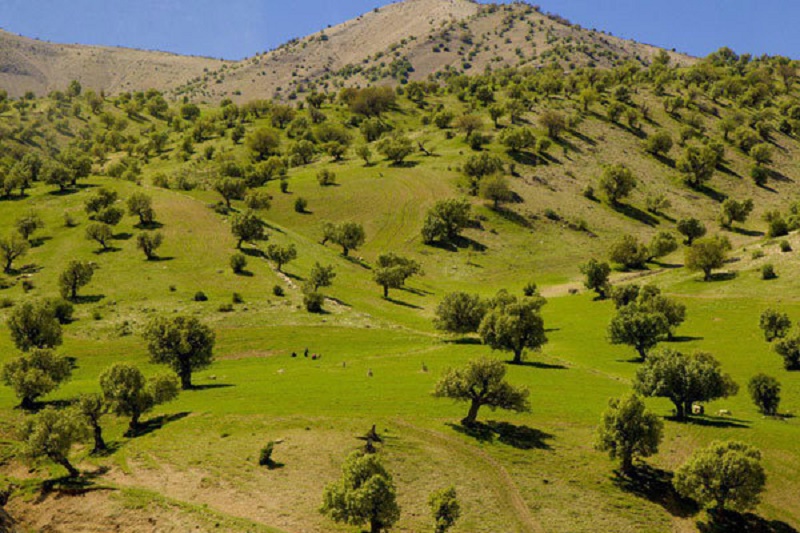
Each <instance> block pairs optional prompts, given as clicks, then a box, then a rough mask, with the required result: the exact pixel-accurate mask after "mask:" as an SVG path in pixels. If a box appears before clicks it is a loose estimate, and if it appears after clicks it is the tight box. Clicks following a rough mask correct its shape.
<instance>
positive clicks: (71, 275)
mask: <svg viewBox="0 0 800 533" xmlns="http://www.w3.org/2000/svg"><path fill="white" fill-rule="evenodd" d="M95 270H97V264H96V263H92V262H89V261H78V260H72V261H70V262H69V263H67V268H65V269H64V271H63V272H62V273H61V276H60V277H59V278H58V286H59V289H60V290H61V296H62V297H63V298H64V299H66V300H73V301H74V300H77V299H78V290H79V289H80V288H81V287H85V286H86V285H88V284H89V282H90V281H92V277H93V276H94V271H95Z"/></svg>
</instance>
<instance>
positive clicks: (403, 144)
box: [376, 133, 414, 165]
mask: <svg viewBox="0 0 800 533" xmlns="http://www.w3.org/2000/svg"><path fill="white" fill-rule="evenodd" d="M376 147H377V149H378V153H380V154H381V155H383V156H384V157H386V159H388V160H390V161H391V162H392V163H394V164H395V165H399V164H401V163H402V162H403V161H404V160H405V159H406V158H407V157H408V156H410V155H411V154H413V153H414V145H413V144H412V143H411V139H409V138H408V137H406V136H405V135H402V134H398V133H396V134H394V135H392V136H390V137H384V138H383V139H381V140H380V141H378V143H377V145H376Z"/></svg>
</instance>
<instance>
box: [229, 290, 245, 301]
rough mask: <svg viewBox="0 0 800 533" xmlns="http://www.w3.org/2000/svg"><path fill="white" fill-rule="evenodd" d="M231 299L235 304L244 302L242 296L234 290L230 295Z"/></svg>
mask: <svg viewBox="0 0 800 533" xmlns="http://www.w3.org/2000/svg"><path fill="white" fill-rule="evenodd" d="M231 301H232V302H233V303H235V304H241V303H244V298H242V295H241V294H239V293H238V292H234V293H233V296H231Z"/></svg>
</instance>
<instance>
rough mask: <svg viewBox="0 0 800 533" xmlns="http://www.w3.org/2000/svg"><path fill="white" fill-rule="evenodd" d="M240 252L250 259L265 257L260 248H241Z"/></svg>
mask: <svg viewBox="0 0 800 533" xmlns="http://www.w3.org/2000/svg"><path fill="white" fill-rule="evenodd" d="M239 251H240V252H242V253H243V254H244V255H246V256H248V257H264V252H263V251H261V250H260V249H258V248H240V249H239Z"/></svg>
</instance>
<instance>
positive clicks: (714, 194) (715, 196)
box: [693, 185, 728, 203]
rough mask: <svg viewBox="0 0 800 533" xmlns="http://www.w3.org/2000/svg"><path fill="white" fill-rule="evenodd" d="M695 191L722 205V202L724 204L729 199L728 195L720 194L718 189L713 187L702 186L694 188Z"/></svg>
mask: <svg viewBox="0 0 800 533" xmlns="http://www.w3.org/2000/svg"><path fill="white" fill-rule="evenodd" d="M693 189H694V190H695V191H697V192H699V193H702V194H705V195H706V196H708V197H709V198H711V199H712V200H714V201H715V202H719V203H722V202H724V201H725V200H727V199H728V195H727V194H725V193H722V192H719V191H718V190H716V189H712V188H711V187H708V186H707V185H701V186H700V187H694V188H693Z"/></svg>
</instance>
